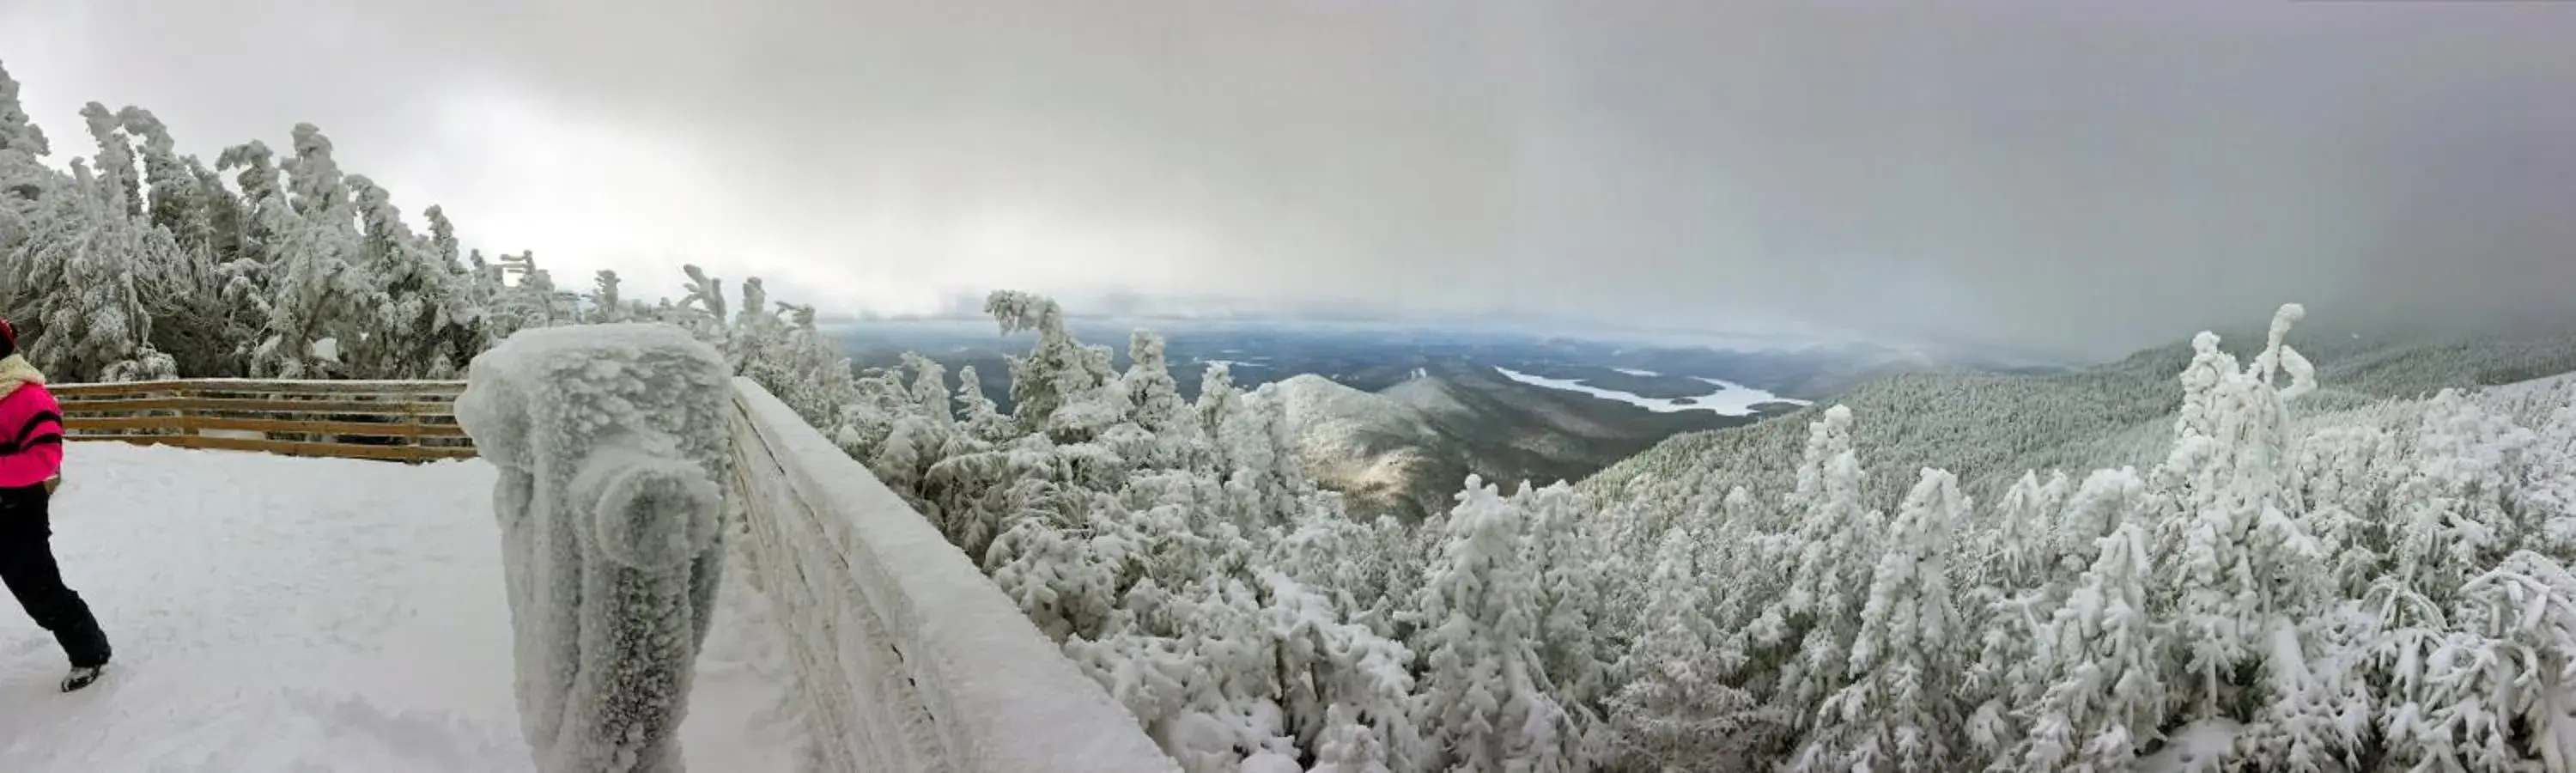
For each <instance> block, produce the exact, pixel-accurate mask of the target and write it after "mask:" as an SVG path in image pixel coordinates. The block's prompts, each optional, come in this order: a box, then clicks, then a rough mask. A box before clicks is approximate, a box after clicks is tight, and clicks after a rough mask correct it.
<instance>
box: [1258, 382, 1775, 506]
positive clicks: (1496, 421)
mask: <svg viewBox="0 0 2576 773" xmlns="http://www.w3.org/2000/svg"><path fill="white" fill-rule="evenodd" d="M1256 397H1257V399H1277V400H1282V401H1284V403H1283V404H1284V407H1285V409H1286V411H1287V415H1288V422H1289V425H1290V426H1291V427H1293V428H1295V429H1294V431H1295V432H1296V433H1297V438H1298V440H1297V443H1298V447H1299V451H1300V453H1301V455H1302V456H1303V457H1304V461H1305V463H1306V466H1307V470H1308V472H1309V473H1310V474H1312V475H1314V476H1315V477H1316V479H1317V481H1318V482H1320V483H1322V484H1323V485H1325V486H1326V487H1328V488H1332V489H1334V490H1337V491H1341V492H1343V493H1344V495H1345V496H1348V497H1349V498H1350V499H1351V500H1352V502H1353V504H1354V507H1353V508H1352V510H1353V512H1357V513H1363V514H1373V513H1381V512H1383V513H1394V514H1398V515H1403V516H1411V517H1418V516H1420V515H1423V514H1425V513H1429V512H1434V511H1439V510H1443V509H1446V508H1447V506H1448V504H1449V502H1448V500H1449V498H1450V496H1451V495H1452V494H1455V493H1456V492H1457V490H1458V486H1459V484H1460V483H1461V482H1462V481H1464V480H1465V479H1466V476H1467V475H1468V474H1469V473H1471V472H1473V473H1476V474H1480V475H1483V476H1485V477H1486V478H1488V479H1490V480H1495V481H1500V482H1502V483H1504V484H1506V485H1517V484H1518V483H1520V482H1522V481H1529V482H1535V483H1539V484H1546V483H1552V482H1555V481H1559V480H1568V481H1571V480H1580V479H1582V478H1583V477H1584V476H1586V475H1590V474H1591V473H1592V472H1593V471H1595V470H1598V469H1600V468H1601V467H1602V466H1604V465H1607V464H1609V463H1611V462H1613V461H1616V460H1618V459H1622V458H1626V457H1628V456H1631V455H1633V454H1636V453H1637V452H1639V451H1642V450H1644V449H1646V448H1647V447H1649V446H1652V445H1653V444H1654V443H1656V442H1657V441H1660V440H1662V439H1663V438H1665V437H1667V436H1670V435H1672V434H1673V433H1676V432H1688V431H1693V430H1703V429H1713V428H1718V427H1729V426H1738V425H1742V424H1748V423H1752V422H1755V421H1759V420H1761V419H1762V418H1763V417H1764V416H1766V415H1776V414H1779V413H1784V412H1786V411H1788V410H1791V409H1794V408H1795V406H1793V405H1788V404H1784V403H1771V404H1768V405H1767V406H1764V410H1762V411H1760V412H1757V413H1755V414H1752V415H1743V416H1734V415H1726V414H1721V413H1716V412H1712V411H1679V412H1666V413H1658V412H1654V411H1649V410H1646V409H1644V408H1639V407H1636V406H1633V405H1627V404H1623V403H1619V402H1614V401H1610V400H1604V399H1601V398H1598V397H1593V396H1590V395H1585V394H1581V393H1577V392H1570V391H1563V390H1557V389H1549V388H1546V387H1538V386H1532V385H1528V384H1523V383H1519V382H1515V381H1513V380H1511V379H1510V378H1507V377H1505V376H1504V375H1503V374H1502V373H1500V372H1499V371H1497V370H1496V369H1495V368H1494V367H1492V366H1487V365H1483V364H1480V363H1471V362H1467V361H1463V360H1447V361H1441V362H1435V363H1431V364H1429V365H1425V366H1422V367H1420V368H1419V369H1417V370H1416V371H1415V373H1414V377H1412V378H1408V379H1406V380H1404V381H1401V382H1398V383H1396V384H1395V385H1393V386H1390V387H1387V388H1385V389H1383V390H1379V391H1376V392H1370V391H1365V390H1361V389H1358V388H1355V387H1352V386H1348V385H1345V384H1341V383H1338V382H1335V381H1333V380H1332V379H1328V378H1324V377H1322V376H1317V375H1314V374H1303V375H1298V376H1293V377H1290V378H1288V379H1285V380H1282V381H1280V382H1277V383H1275V384H1271V385H1269V386H1267V387H1265V388H1263V389H1262V390H1260V391H1259V392H1257V393H1256Z"/></svg>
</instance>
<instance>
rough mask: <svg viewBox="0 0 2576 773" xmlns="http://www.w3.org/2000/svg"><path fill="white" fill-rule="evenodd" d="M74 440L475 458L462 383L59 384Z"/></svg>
mask: <svg viewBox="0 0 2576 773" xmlns="http://www.w3.org/2000/svg"><path fill="white" fill-rule="evenodd" d="M52 390H53V393H54V397H55V398H56V399H57V400H60V401H61V402H62V406H63V426H64V429H65V430H67V435H66V437H67V438H68V439H71V440H115V441H122V442H127V443H135V444H142V445H168V446H178V447H181V448H208V449H220V450H228V451H259V452H265V453H272V454H284V455H289V456H325V457H338V458H347V459H384V460H394V461H427V460H434V459H457V458H469V457H472V456H474V445H473V441H472V440H470V439H468V438H467V437H466V436H465V431H464V430H463V429H461V428H459V427H457V426H456V421H455V417H454V401H455V399H456V395H457V394H458V393H460V392H462V391H464V390H465V382H462V381H296V380H262V379H180V380H170V381H135V382H124V383H107V384H60V385H56V386H54V387H52Z"/></svg>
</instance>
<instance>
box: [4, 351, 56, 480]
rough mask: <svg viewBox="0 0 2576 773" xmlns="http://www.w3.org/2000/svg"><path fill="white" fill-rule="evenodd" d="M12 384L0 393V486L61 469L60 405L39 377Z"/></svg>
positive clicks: (42, 478)
mask: <svg viewBox="0 0 2576 773" xmlns="http://www.w3.org/2000/svg"><path fill="white" fill-rule="evenodd" d="M10 359H15V358H10ZM31 370H32V369H31ZM9 387H11V384H10V383H9V382H7V381H0V388H9ZM14 387H15V388H9V391H8V393H7V394H5V395H0V489H13V488H24V487H27V486H33V485H37V484H40V483H43V482H45V479H47V478H51V477H54V474H55V473H58V472H61V471H62V469H63V409H62V406H61V405H60V404H57V403H55V402H54V393H52V392H50V391H46V389H45V384H44V381H43V379H42V377H38V378H36V379H34V380H28V381H20V382H17V383H16V384H15V385H14Z"/></svg>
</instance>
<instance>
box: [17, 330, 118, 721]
mask: <svg viewBox="0 0 2576 773" xmlns="http://www.w3.org/2000/svg"><path fill="white" fill-rule="evenodd" d="M62 467H63V414H62V408H61V407H60V406H59V405H57V404H56V403H55V402H54V395H53V393H52V392H50V391H47V390H46V389H45V374H43V373H39V372H37V371H36V366H34V365H31V364H29V363H28V362H27V358H26V357H25V356H23V355H20V354H19V353H18V329H17V327H16V326H14V325H11V324H9V321H8V320H6V319H0V580H6V581H7V583H8V585H9V594H10V595H13V596H16V597H18V605H19V606H21V607H24V608H25V609H26V610H27V616H28V617H32V618H35V619H36V625H39V626H43V627H44V629H45V630H47V631H51V632H53V634H54V641H55V642H57V643H60V644H61V645H62V646H63V653H64V654H66V655H69V656H71V661H72V670H71V673H70V674H67V675H65V676H64V677H63V684H62V689H63V692H71V691H73V690H78V689H80V688H83V687H88V686H89V685H90V683H91V682H95V681H98V676H99V670H100V669H102V668H105V667H106V666H107V657H108V654H109V649H108V646H107V634H106V633H105V632H102V631H100V630H99V628H98V618H97V617H95V616H92V615H91V614H90V611H89V604H88V602H85V601H82V600H81V597H80V594H79V593H75V592H73V591H72V589H71V588H70V587H68V586H65V585H64V584H63V572H62V567H61V566H60V565H58V564H56V563H55V562H54V546H53V535H54V530H53V521H52V515H51V514H50V513H49V512H48V511H47V507H48V506H49V505H50V504H51V503H52V500H53V488H54V482H55V481H56V480H57V479H58V478H59V476H60V473H61V472H62Z"/></svg>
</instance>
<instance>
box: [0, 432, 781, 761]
mask: <svg viewBox="0 0 2576 773" xmlns="http://www.w3.org/2000/svg"><path fill="white" fill-rule="evenodd" d="M68 456H69V458H68V460H67V462H66V467H65V475H64V483H63V487H62V489H61V490H60V491H59V492H58V493H57V494H56V495H55V497H54V503H53V515H54V517H53V527H54V535H55V536H54V545H55V551H56V553H57V554H58V555H59V556H60V557H61V560H62V564H63V573H64V575H65V577H66V579H67V580H68V582H69V583H70V584H71V586H72V587H73V588H74V589H75V590H78V591H79V592H80V593H81V595H82V596H83V597H85V598H86V599H87V600H88V601H89V603H90V606H91V608H92V609H94V610H95V611H96V612H97V614H98V616H99V621H100V623H101V625H102V626H103V627H105V628H106V629H107V633H108V636H109V637H110V638H111V639H113V640H114V643H115V646H116V660H115V663H114V664H113V665H111V666H110V668H109V672H108V675H107V677H106V678H105V679H103V680H101V681H100V682H99V683H98V684H97V685H94V686H92V687H90V688H89V689H87V690H84V691H82V692H78V693H72V694H68V695H66V694H61V693H58V692H56V690H55V687H54V682H55V681H56V680H57V679H59V678H61V676H62V672H63V668H64V662H63V655H62V652H61V651H60V650H59V649H57V648H56V647H55V645H54V642H53V639H52V638H51V637H50V636H48V635H47V634H46V633H45V632H44V631H42V630H40V629H38V628H36V626H35V625H34V624H33V623H31V622H28V621H27V619H26V617H25V615H24V614H23V613H20V612H18V611H16V610H15V608H14V606H15V605H14V604H12V605H5V606H9V607H11V609H10V610H9V611H6V612H0V769H5V770H8V771H11V772H12V773H21V772H25V773H46V772H48V771H65V772H66V773H69V772H71V771H362V772H364V773H410V772H413V771H420V772H423V773H426V772H427V771H441V772H442V773H443V772H446V771H529V770H533V769H534V766H533V764H532V763H531V762H530V760H529V758H528V752H527V746H526V744H525V743H524V742H523V741H522V740H521V739H520V738H519V730H518V714H517V709H516V708H515V705H514V704H513V699H512V697H511V689H510V682H511V665H510V664H511V659H510V658H511V655H510V624H509V610H508V607H507V601H506V596H505V595H504V594H503V590H502V575H501V565H500V545H499V541H500V533H499V528H498V527H497V525H496V524H494V523H493V520H492V512H491V490H492V489H491V484H492V480H493V477H492V475H493V473H492V469H491V468H490V467H489V466H488V465H486V464H484V463H483V462H480V461H460V462H442V463H437V464H430V465H424V466H417V467H415V466H405V465H398V464H388V463H382V462H362V461H348V460H334V459H319V460H314V459H289V458H282V457H273V456H265V455H258V454H248V453H231V452H220V451H186V450H176V449H161V448H136V447H129V446H125V445H121V444H114V443H80V444H74V445H73V446H71V447H70V449H69V455H68ZM737 577H739V574H738V573H733V572H729V573H728V575H727V587H726V589H725V598H724V601H723V602H722V608H721V609H720V611H719V612H718V617H717V618H716V621H715V631H714V632H713V633H712V634H711V635H710V636H709V637H708V641H707V645H706V647H707V648H706V651H705V652H704V653H702V654H701V656H700V657H699V661H698V669H699V671H698V673H699V676H698V680H697V689H696V692H695V697H694V698H693V699H692V701H691V710H690V715H689V718H688V720H687V723H686V725H685V726H684V727H683V729H682V734H683V744H684V750H685V753H686V754H687V756H688V759H689V762H690V767H691V768H692V769H696V770H711V771H728V772H731V771H744V772H745V773H759V772H761V771H785V770H791V769H793V768H794V765H793V762H794V756H795V754H796V749H797V747H798V744H797V743H796V742H795V741H794V740H793V738H792V737H791V735H790V734H791V733H793V732H794V731H793V730H792V728H793V727H795V725H796V723H795V722H794V721H793V720H792V718H790V717H788V716H786V715H784V714H783V713H782V712H783V709H781V708H779V707H780V706H781V705H782V703H781V699H780V696H781V695H783V694H784V693H783V686H782V685H783V684H784V683H785V682H784V679H783V678H782V676H781V667H779V666H777V665H776V664H778V663H780V662H782V660H781V659H780V658H779V657H778V656H776V655H774V654H773V653H776V652H778V651H779V650H778V648H777V647H776V646H775V645H774V643H773V641H772V640H771V635H770V634H768V633H767V630H768V627H767V626H763V625H758V624H738V622H742V623H748V622H749V621H753V620H756V619H758V613H757V612H756V611H754V612H748V613H747V614H746V611H747V610H756V609H757V608H758V607H759V606H760V600H759V597H758V596H756V595H754V594H753V593H752V592H751V591H749V590H748V589H746V588H745V587H743V586H741V585H740V584H738V583H735V582H734V580H735V579H736V578H737Z"/></svg>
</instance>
